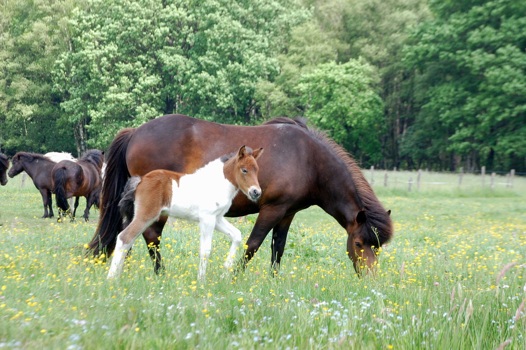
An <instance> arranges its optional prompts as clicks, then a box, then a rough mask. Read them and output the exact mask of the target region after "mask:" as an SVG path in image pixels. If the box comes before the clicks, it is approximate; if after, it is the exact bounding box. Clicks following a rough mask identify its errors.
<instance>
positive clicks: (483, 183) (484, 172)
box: [480, 166, 486, 188]
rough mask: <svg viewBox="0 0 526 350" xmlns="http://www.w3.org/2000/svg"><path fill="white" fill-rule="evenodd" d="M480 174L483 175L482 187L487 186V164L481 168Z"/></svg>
mask: <svg viewBox="0 0 526 350" xmlns="http://www.w3.org/2000/svg"><path fill="white" fill-rule="evenodd" d="M480 176H482V187H483V188H484V187H486V166H483V167H482V168H480Z"/></svg>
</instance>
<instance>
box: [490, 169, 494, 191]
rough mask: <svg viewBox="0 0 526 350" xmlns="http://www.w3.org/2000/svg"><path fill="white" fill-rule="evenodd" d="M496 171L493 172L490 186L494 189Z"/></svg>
mask: <svg viewBox="0 0 526 350" xmlns="http://www.w3.org/2000/svg"><path fill="white" fill-rule="evenodd" d="M495 175H496V174H495V172H493V173H491V181H490V185H489V187H490V188H491V189H492V190H493V189H494V188H495Z"/></svg>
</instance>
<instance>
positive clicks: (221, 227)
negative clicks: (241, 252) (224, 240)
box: [215, 217, 241, 269]
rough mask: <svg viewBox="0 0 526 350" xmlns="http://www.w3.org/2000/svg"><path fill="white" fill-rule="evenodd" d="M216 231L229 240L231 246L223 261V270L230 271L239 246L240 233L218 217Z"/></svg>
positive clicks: (222, 218)
mask: <svg viewBox="0 0 526 350" xmlns="http://www.w3.org/2000/svg"><path fill="white" fill-rule="evenodd" d="M215 229H216V230H218V231H219V232H223V233H224V234H226V235H227V236H228V237H229V238H230V241H231V242H232V244H231V245H230V251H229V252H228V257H227V258H226V261H225V265H224V266H225V268H227V269H230V268H231V267H232V265H233V264H234V258H235V256H236V251H237V249H238V248H239V245H240V244H241V231H239V230H238V229H237V228H236V227H234V225H232V224H231V223H230V222H228V221H227V220H226V219H225V218H224V217H220V218H218V219H217V221H216V227H215Z"/></svg>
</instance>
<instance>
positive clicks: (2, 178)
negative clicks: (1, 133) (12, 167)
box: [0, 153, 9, 186]
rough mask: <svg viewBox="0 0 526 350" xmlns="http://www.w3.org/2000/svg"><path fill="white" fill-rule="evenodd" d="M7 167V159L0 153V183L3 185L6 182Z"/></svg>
mask: <svg viewBox="0 0 526 350" xmlns="http://www.w3.org/2000/svg"><path fill="white" fill-rule="evenodd" d="M8 168H9V160H8V159H7V156H6V155H5V154H3V153H0V185H2V186H5V185H6V184H7V175H6V173H7V169H8Z"/></svg>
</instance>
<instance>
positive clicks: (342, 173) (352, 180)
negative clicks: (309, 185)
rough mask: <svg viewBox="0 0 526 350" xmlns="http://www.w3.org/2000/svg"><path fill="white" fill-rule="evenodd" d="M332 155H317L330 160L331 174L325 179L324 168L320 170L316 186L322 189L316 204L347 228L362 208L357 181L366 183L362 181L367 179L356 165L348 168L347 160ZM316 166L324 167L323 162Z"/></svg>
mask: <svg viewBox="0 0 526 350" xmlns="http://www.w3.org/2000/svg"><path fill="white" fill-rule="evenodd" d="M333 157H334V158H332V157H329V158H325V157H319V159H328V162H331V164H330V167H328V168H330V169H331V174H329V176H330V177H331V179H330V180H329V181H327V174H326V170H325V169H324V170H322V171H323V172H324V176H323V177H320V178H319V179H318V181H319V183H318V188H321V189H322V190H321V191H320V193H319V198H320V203H318V205H319V206H320V207H321V208H322V209H323V210H325V211H326V212H327V213H328V214H330V215H331V216H332V217H334V218H335V219H336V220H337V221H338V223H339V224H340V225H341V226H342V227H344V228H347V226H348V225H349V224H350V223H352V222H354V219H355V218H356V214H357V213H358V211H360V210H361V209H363V208H364V203H363V201H362V198H361V194H360V188H359V186H358V184H357V182H360V183H361V185H362V186H364V185H368V184H366V183H363V182H364V181H365V182H366V181H367V180H365V179H364V178H363V175H362V173H361V170H360V169H359V168H358V167H356V169H350V165H349V163H348V162H347V161H345V160H341V159H340V158H339V157H338V156H337V155H333ZM318 166H320V167H321V168H325V167H326V166H324V165H323V164H319V165H318ZM351 170H352V172H351Z"/></svg>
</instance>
